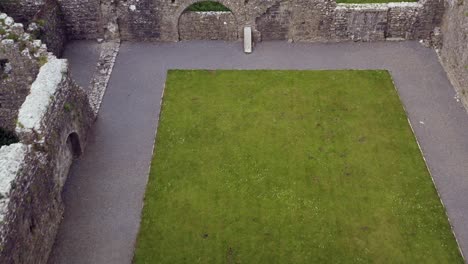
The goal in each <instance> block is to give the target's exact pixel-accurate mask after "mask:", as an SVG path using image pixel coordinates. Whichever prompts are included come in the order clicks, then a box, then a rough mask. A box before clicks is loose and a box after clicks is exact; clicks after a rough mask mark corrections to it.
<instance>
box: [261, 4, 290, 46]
mask: <svg viewBox="0 0 468 264" xmlns="http://www.w3.org/2000/svg"><path fill="white" fill-rule="evenodd" d="M255 24H256V26H257V30H258V31H259V32H260V34H261V38H262V41H263V40H287V39H289V27H290V24H291V11H290V7H289V3H288V2H280V3H277V4H275V5H273V6H272V7H270V8H268V9H267V11H266V12H265V13H264V14H263V15H261V16H260V17H258V18H257V19H256V21H255Z"/></svg>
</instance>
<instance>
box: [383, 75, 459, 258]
mask: <svg viewBox="0 0 468 264" xmlns="http://www.w3.org/2000/svg"><path fill="white" fill-rule="evenodd" d="M385 71H386V72H388V75H389V76H390V80H391V81H392V84H393V88H394V89H395V91H396V93H397V96H398V99H399V100H400V102H401V106H402V107H403V111H404V112H405V115H406V121H407V122H408V125H409V127H410V129H411V132H412V133H413V137H414V140H415V141H416V144H417V145H418V149H419V152H420V153H421V156H422V158H423V161H424V165H425V166H426V169H427V171H428V172H429V176H431V180H432V184H433V186H434V189H435V190H436V193H437V197H438V198H439V201H440V203H441V204H442V207H443V208H444V213H445V217H446V218H447V221H448V223H449V225H450V230H451V231H452V235H453V237H454V238H455V242H456V243H457V247H458V252H460V255H461V257H462V259H463V261H464V262H465V263H466V262H467V260H466V258H465V256H464V255H463V250H462V248H461V247H460V242H459V241H458V238H457V236H456V234H455V230H454V227H453V224H452V221H451V220H450V217H449V215H448V213H447V207H446V206H445V203H444V201H443V200H442V198H441V196H440V192H439V189H438V188H437V184H436V182H435V180H434V176H433V175H432V171H431V168H430V167H429V164H427V161H426V156H425V155H424V151H423V150H422V147H421V144H419V140H418V137H417V136H416V133H415V132H414V128H413V125H412V124H411V120H410V118H409V115H408V111H407V110H406V106H405V104H404V103H403V100H402V98H401V96H400V92H399V91H398V88H397V86H396V83H395V80H394V79H393V75H392V74H391V72H390V71H389V70H385Z"/></svg>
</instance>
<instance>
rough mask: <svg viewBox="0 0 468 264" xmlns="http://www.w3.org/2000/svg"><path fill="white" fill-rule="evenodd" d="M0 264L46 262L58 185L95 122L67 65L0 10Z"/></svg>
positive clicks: (58, 209)
mask: <svg viewBox="0 0 468 264" xmlns="http://www.w3.org/2000/svg"><path fill="white" fill-rule="evenodd" d="M0 21H1V24H0V29H1V30H2V34H0V38H1V39H0V51H1V53H0V58H2V59H1V61H3V63H2V80H1V81H0V85H1V86H0V102H2V108H1V113H2V115H1V117H2V119H1V120H0V126H1V127H4V128H7V129H8V130H10V131H11V130H14V131H15V132H16V135H18V137H19V139H20V142H19V143H15V144H12V145H9V146H2V147H1V148H0V263H46V261H47V259H48V255H49V252H50V250H51V248H52V245H53V243H54V241H55V235H56V232H57V229H58V226H59V224H60V221H61V218H62V213H63V201H62V197H61V193H62V187H63V184H64V182H65V180H66V178H67V176H68V170H69V168H70V166H71V163H72V161H73V159H74V158H75V157H77V156H79V155H80V154H81V152H82V150H83V148H84V146H85V142H86V137H87V131H88V130H89V127H90V126H91V124H92V123H93V121H94V120H95V113H94V111H93V109H92V107H91V104H90V101H89V99H88V95H87V94H86V92H85V91H84V90H83V89H82V88H80V87H79V86H77V85H76V84H75V83H74V82H73V81H72V79H71V77H70V73H69V71H68V63H67V61H66V60H61V59H57V58H56V57H55V56H54V55H52V54H51V53H48V52H47V49H46V46H45V45H43V44H42V42H41V41H40V40H37V39H34V37H33V36H32V34H29V33H27V32H24V29H23V25H22V24H19V23H15V22H14V20H13V19H12V18H11V17H8V16H7V15H5V14H3V13H0Z"/></svg>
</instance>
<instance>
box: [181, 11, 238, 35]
mask: <svg viewBox="0 0 468 264" xmlns="http://www.w3.org/2000/svg"><path fill="white" fill-rule="evenodd" d="M179 38H180V40H192V39H209V40H227V41H233V40H237V27H236V19H235V17H234V15H233V14H232V13H231V12H184V13H183V14H182V15H181V16H180V19H179Z"/></svg>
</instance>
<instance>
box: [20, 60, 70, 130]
mask: <svg viewBox="0 0 468 264" xmlns="http://www.w3.org/2000/svg"><path fill="white" fill-rule="evenodd" d="M67 69H68V63H67V61H66V60H64V59H57V58H55V56H49V58H48V61H47V63H46V64H44V65H43V66H42V67H41V69H40V70H39V74H38V75H37V78H36V80H35V81H34V82H33V84H32V85H31V92H30V94H29V95H28V96H27V97H26V100H25V101H24V103H23V105H22V106H21V108H20V109H19V113H18V123H17V126H16V132H17V133H25V132H29V133H30V132H33V131H35V132H41V121H42V119H43V117H44V115H45V114H46V112H47V109H48V107H49V105H50V103H51V101H52V99H51V98H53V97H54V94H55V92H56V91H57V89H58V87H59V84H60V83H61V82H62V79H63V77H64V76H65V73H66V72H67Z"/></svg>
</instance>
